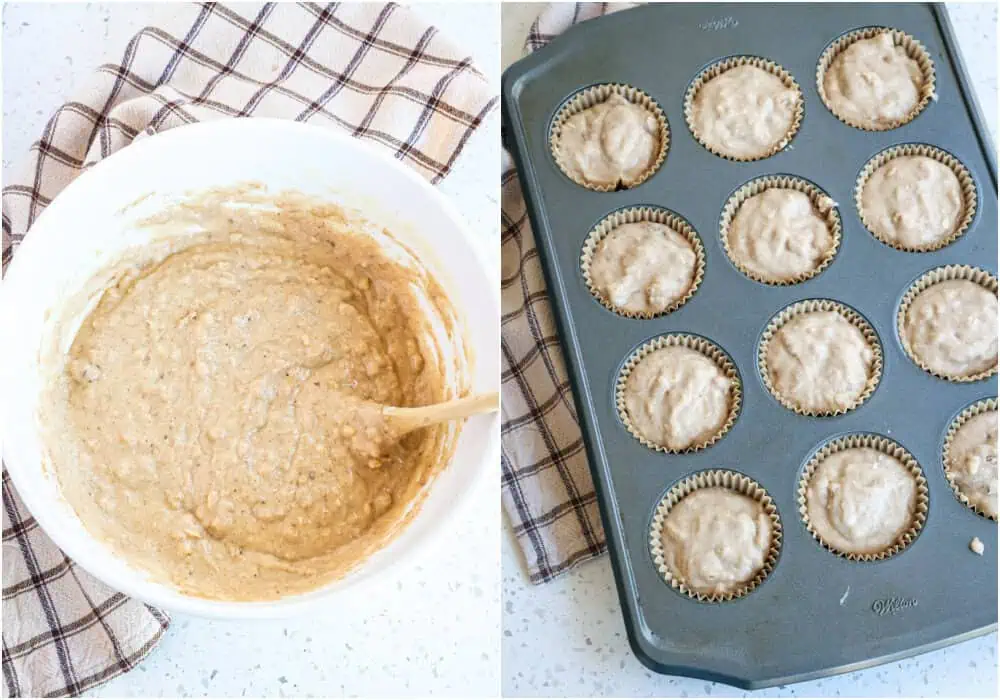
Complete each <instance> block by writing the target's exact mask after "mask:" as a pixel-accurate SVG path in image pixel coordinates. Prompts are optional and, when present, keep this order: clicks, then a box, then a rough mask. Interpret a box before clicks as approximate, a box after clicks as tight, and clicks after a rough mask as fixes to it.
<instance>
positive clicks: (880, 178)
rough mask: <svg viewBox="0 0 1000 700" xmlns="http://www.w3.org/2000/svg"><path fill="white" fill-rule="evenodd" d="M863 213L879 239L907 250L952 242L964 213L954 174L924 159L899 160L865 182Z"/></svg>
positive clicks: (902, 157)
mask: <svg viewBox="0 0 1000 700" xmlns="http://www.w3.org/2000/svg"><path fill="white" fill-rule="evenodd" d="M861 209H862V214H863V215H864V218H865V221H866V223H867V224H868V225H869V226H870V227H871V228H872V231H873V232H874V233H876V234H877V235H878V236H879V237H880V238H881V239H882V240H884V241H886V242H887V243H890V244H892V245H895V246H898V247H900V248H904V249H908V250H931V249H934V248H938V247H940V246H941V244H942V243H943V242H944V241H946V240H947V239H949V238H951V237H952V236H953V235H954V234H955V232H956V231H958V228H959V226H961V223H962V218H963V217H964V215H965V201H964V199H963V198H962V186H961V185H960V184H959V182H958V176H956V175H955V173H954V171H953V170H952V169H951V168H949V167H948V166H947V165H945V164H943V163H939V162H938V161H936V160H934V159H933V158H929V157H927V156H900V157H898V158H893V159H892V160H890V161H889V162H888V163H886V164H885V165H882V166H881V167H880V168H878V169H877V170H876V171H875V172H874V173H872V175H871V177H869V178H868V180H867V182H865V186H864V189H863V190H862V192H861Z"/></svg>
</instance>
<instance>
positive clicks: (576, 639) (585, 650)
mask: <svg viewBox="0 0 1000 700" xmlns="http://www.w3.org/2000/svg"><path fill="white" fill-rule="evenodd" d="M541 7H542V6H541V5H538V4H529V3H508V4H505V5H504V7H503V9H502V12H503V46H502V56H503V67H504V68H506V67H507V66H508V65H509V64H510V63H512V62H514V61H516V60H517V59H518V58H520V57H521V55H522V45H523V43H524V37H525V35H526V34H527V31H528V28H529V27H530V26H531V22H532V21H533V20H534V19H535V17H536V16H537V15H538V12H539V10H540V9H541ZM948 11H949V13H950V14H951V19H952V22H953V24H954V26H955V32H956V34H957V36H958V42H959V45H960V46H961V48H962V52H963V57H964V60H965V63H966V66H967V68H968V70H969V73H970V75H971V78H972V83H973V86H974V89H975V91H976V96H977V98H978V100H979V103H980V106H981V108H982V110H983V113H984V115H985V117H986V123H987V125H988V126H989V128H990V131H991V132H992V135H993V140H994V143H996V138H997V59H996V56H997V45H996V27H997V6H996V4H995V3H982V4H972V3H948ZM504 531H505V534H504V543H503V572H504V575H503V593H504V613H503V621H504V632H503V635H504V636H503V647H502V650H501V658H502V659H503V664H502V665H503V670H502V674H503V694H504V695H505V696H538V695H541V696H569V697H573V696H642V697H656V696H669V697H678V696H679V697H705V696H711V697H809V696H824V697H829V696H845V697H858V696H879V697H885V696H894V697H898V696H920V697H929V696H931V697H933V696H946V697H947V696H981V697H996V696H997V694H998V691H997V637H996V635H989V636H986V637H980V638H978V639H974V640H972V641H968V642H965V643H962V644H958V645H955V646H952V647H948V648H946V649H942V650H940V651H936V652H931V653H928V654H924V655H921V656H918V657H915V658H912V659H907V660H905V661H899V662H896V663H891V664H886V665H884V666H879V667H876V668H872V669H868V670H866V671H860V672H857V673H850V674H845V675H842V676H836V677H833V678H828V679H824V680H818V681H812V682H808V683H799V684H796V685H792V686H783V687H779V688H770V689H767V690H763V691H757V692H753V693H748V692H745V691H741V690H738V689H736V688H732V687H730V686H726V685H720V684H716V683H706V682H705V681H700V680H694V679H690V678H681V677H677V676H659V675H657V674H654V673H652V672H651V671H649V670H648V669H646V667H645V666H643V665H642V664H641V663H639V661H638V660H637V659H636V658H635V656H633V655H632V652H631V650H630V649H629V644H628V639H627V638H626V636H625V626H624V624H623V622H622V618H621V611H620V607H619V604H618V595H617V592H616V590H615V583H614V578H613V577H612V574H611V567H610V564H609V563H608V559H607V557H602V558H601V559H599V560H595V561H592V562H589V563H586V564H583V565H581V566H580V567H578V568H577V569H575V570H573V571H570V572H569V573H567V574H566V575H564V576H563V577H562V578H560V579H557V580H556V581H553V582H551V583H548V584H545V585H542V586H532V585H531V584H529V583H528V582H527V579H526V578H525V575H524V573H523V569H522V567H523V563H522V558H521V553H520V550H519V549H518V548H517V543H516V541H515V540H514V537H513V535H512V534H511V530H510V527H509V525H508V524H507V523H506V519H505V525H504Z"/></svg>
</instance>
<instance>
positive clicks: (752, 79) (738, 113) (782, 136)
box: [691, 65, 799, 159]
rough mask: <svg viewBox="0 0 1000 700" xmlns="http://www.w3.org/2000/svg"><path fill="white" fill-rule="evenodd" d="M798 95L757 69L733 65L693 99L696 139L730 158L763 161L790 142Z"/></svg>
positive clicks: (701, 88) (771, 75) (768, 74)
mask: <svg viewBox="0 0 1000 700" xmlns="http://www.w3.org/2000/svg"><path fill="white" fill-rule="evenodd" d="M798 104H799V94H798V92H797V91H795V90H793V89H792V88H789V87H788V86H787V85H785V83H784V82H782V80H781V78H779V77H778V76H776V75H774V74H773V73H769V72H768V71H766V70H764V69H763V68H757V67H756V66H749V65H744V66H737V67H735V68H730V69H729V70H727V71H724V72H722V73H720V74H719V75H717V76H715V77H714V78H712V79H711V80H708V81H707V82H705V83H704V84H703V85H702V86H701V87H700V88H698V91H697V93H696V94H695V96H694V100H693V104H692V113H691V126H692V130H693V131H694V133H695V136H696V137H697V138H698V139H700V140H701V141H704V142H705V144H706V145H707V146H708V147H709V148H711V149H714V150H716V151H718V152H719V153H721V154H723V155H725V156H728V157H730V158H737V159H753V158H762V157H764V156H765V155H767V154H768V153H770V152H771V151H772V150H773V149H775V148H777V147H778V146H779V144H781V143H783V142H784V141H786V140H787V139H788V138H790V137H791V135H792V134H791V131H792V125H793V123H794V122H795V114H796V111H797V108H798Z"/></svg>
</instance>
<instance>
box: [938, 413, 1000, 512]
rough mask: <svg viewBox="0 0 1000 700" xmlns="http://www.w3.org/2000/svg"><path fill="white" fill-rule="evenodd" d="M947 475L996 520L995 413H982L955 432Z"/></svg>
mask: <svg viewBox="0 0 1000 700" xmlns="http://www.w3.org/2000/svg"><path fill="white" fill-rule="evenodd" d="M946 467H947V469H948V473H949V475H950V476H951V478H952V479H953V480H954V482H955V485H956V486H957V487H958V490H959V491H960V492H961V493H962V494H963V495H964V496H965V497H966V498H968V499H969V502H970V503H972V505H974V506H976V507H977V508H979V509H980V510H982V511H983V512H984V513H986V514H987V515H989V516H991V517H993V518H996V517H997V412H996V411H985V412H983V413H980V414H978V415H975V416H973V417H972V418H970V419H969V420H967V421H966V422H965V423H964V424H962V427H961V428H959V429H958V430H957V431H955V436H954V437H953V438H952V439H951V445H950V446H949V447H948V464H947V465H946Z"/></svg>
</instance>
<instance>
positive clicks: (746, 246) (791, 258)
mask: <svg viewBox="0 0 1000 700" xmlns="http://www.w3.org/2000/svg"><path fill="white" fill-rule="evenodd" d="M821 204H822V206H824V207H825V209H824V210H823V211H822V212H821V211H818V210H817V208H816V207H814V206H813V203H812V200H811V199H810V198H809V196H808V195H807V194H805V193H803V192H799V191H797V190H791V189H783V188H779V187H773V188H769V189H766V190H764V191H763V192H761V193H760V194H756V195H754V196H752V197H749V198H747V200H746V201H744V202H743V203H742V204H741V205H740V208H739V210H738V211H737V212H736V216H735V217H733V221H732V224H730V226H729V233H728V243H729V251H730V255H732V258H733V261H734V262H736V263H737V264H738V265H740V266H742V267H744V268H746V269H747V270H749V271H750V272H751V273H753V274H755V275H757V276H758V277H760V278H761V279H764V280H767V281H769V282H789V281H792V280H795V279H796V278H798V277H799V276H800V275H807V274H809V273H811V272H813V271H814V270H816V269H817V268H818V267H819V266H820V265H821V264H822V263H823V261H824V260H825V259H826V256H828V255H829V254H830V250H831V248H833V245H834V239H833V234H832V233H830V228H829V226H827V223H826V220H825V219H824V218H823V214H825V213H826V212H827V211H829V210H830V209H831V208H832V207H833V201H832V200H830V199H829V198H824V199H823V200H822V202H821Z"/></svg>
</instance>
